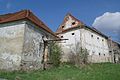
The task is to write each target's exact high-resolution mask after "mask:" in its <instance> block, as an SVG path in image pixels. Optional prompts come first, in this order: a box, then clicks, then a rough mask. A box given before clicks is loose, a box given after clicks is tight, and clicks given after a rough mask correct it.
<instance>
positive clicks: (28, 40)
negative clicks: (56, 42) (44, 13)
mask: <svg viewBox="0 0 120 80" xmlns="http://www.w3.org/2000/svg"><path fill="white" fill-rule="evenodd" d="M42 36H44V39H45V38H46V39H49V38H50V35H49V34H48V33H47V32H46V31H44V30H42V29H39V28H38V27H37V26H36V25H34V24H32V23H30V22H27V23H26V26H25V36H24V47H23V54H22V68H23V69H38V68H41V67H42V60H43V52H44V43H43V39H42Z"/></svg>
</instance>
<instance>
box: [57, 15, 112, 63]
mask: <svg viewBox="0 0 120 80" xmlns="http://www.w3.org/2000/svg"><path fill="white" fill-rule="evenodd" d="M72 22H76V21H75V20H73V19H72V18H71V17H70V16H69V17H68V20H67V21H66V22H65V25H64V27H63V29H68V28H71V27H73V25H72ZM76 24H77V22H76ZM76 24H74V25H76ZM72 33H74V35H72ZM58 36H59V37H61V38H63V39H68V40H67V41H63V42H62V43H60V44H61V46H62V50H63V57H62V61H67V60H69V59H68V58H69V54H71V51H72V52H73V49H75V48H76V47H77V46H76V45H77V44H78V43H79V45H80V47H82V48H86V49H87V50H88V52H89V57H88V59H89V61H90V62H95V63H97V62H110V61H111V60H110V59H111V56H110V55H109V47H108V43H107V39H106V38H105V37H103V36H101V35H99V34H97V33H95V32H93V31H91V30H88V29H83V28H81V29H74V30H70V31H67V32H64V33H61V34H59V35H58ZM91 36H93V37H91ZM64 42H65V43H64ZM77 48H78V49H79V47H77Z"/></svg>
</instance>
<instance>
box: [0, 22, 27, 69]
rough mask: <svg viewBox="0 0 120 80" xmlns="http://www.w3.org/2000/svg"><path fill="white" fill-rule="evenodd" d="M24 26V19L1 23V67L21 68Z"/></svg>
mask: <svg viewBox="0 0 120 80" xmlns="http://www.w3.org/2000/svg"><path fill="white" fill-rule="evenodd" d="M24 26H25V24H24V22H22V21H21V22H12V23H5V24H0V69H6V70H17V69H19V66H20V62H21V53H22V47H23V38H24V37H23V36H24Z"/></svg>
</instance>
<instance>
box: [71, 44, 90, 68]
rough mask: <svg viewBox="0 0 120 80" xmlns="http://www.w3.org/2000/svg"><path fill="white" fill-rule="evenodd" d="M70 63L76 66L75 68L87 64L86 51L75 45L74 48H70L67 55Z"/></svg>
mask: <svg viewBox="0 0 120 80" xmlns="http://www.w3.org/2000/svg"><path fill="white" fill-rule="evenodd" d="M69 59H70V63H72V64H74V65H76V66H77V67H80V66H84V65H86V64H88V51H87V49H83V48H82V47H81V46H80V43H77V44H76V45H75V46H73V47H71V53H70V55H69Z"/></svg>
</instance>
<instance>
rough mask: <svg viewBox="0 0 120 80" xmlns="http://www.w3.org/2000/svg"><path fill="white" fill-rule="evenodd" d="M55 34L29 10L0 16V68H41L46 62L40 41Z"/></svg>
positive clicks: (43, 47) (51, 37)
mask: <svg viewBox="0 0 120 80" xmlns="http://www.w3.org/2000/svg"><path fill="white" fill-rule="evenodd" d="M53 38H56V35H55V34H54V33H53V32H52V31H51V30H50V29H49V28H48V27H47V26H46V25H45V24H44V23H43V22H42V21H41V20H39V19H38V18H37V17H36V16H35V15H34V14H33V13H32V12H31V11H29V10H22V11H19V12H16V13H9V14H4V15H0V69H5V70H20V69H38V68H42V66H43V61H44V59H45V56H47V54H45V51H46V50H45V44H44V40H43V39H53Z"/></svg>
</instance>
